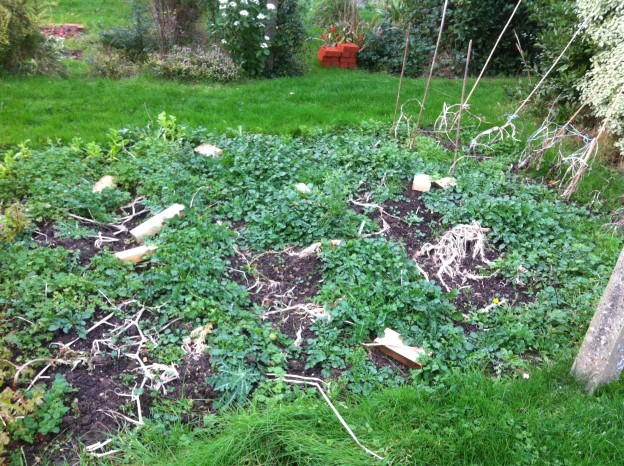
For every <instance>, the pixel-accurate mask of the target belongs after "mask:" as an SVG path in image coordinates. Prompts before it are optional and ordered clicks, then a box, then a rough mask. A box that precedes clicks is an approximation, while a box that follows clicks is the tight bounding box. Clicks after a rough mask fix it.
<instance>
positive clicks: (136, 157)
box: [0, 115, 619, 462]
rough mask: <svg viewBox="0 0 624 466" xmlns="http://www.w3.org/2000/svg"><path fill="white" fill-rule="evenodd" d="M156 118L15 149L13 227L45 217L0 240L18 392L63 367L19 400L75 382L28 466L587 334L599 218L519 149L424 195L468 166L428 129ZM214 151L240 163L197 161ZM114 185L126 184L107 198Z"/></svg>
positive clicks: (1, 185)
mask: <svg viewBox="0 0 624 466" xmlns="http://www.w3.org/2000/svg"><path fill="white" fill-rule="evenodd" d="M159 121H160V122H161V125H162V126H161V127H160V128H158V129H157V131H156V132H152V131H151V130H141V131H138V132H134V133H132V132H128V131H126V132H125V133H124V137H126V138H127V139H128V141H132V142H131V143H128V145H127V146H124V149H125V150H127V151H129V152H131V154H132V156H129V155H124V153H118V154H119V155H117V156H116V157H111V158H107V156H106V155H105V154H106V153H109V151H101V152H99V154H100V155H96V156H94V155H93V154H97V153H98V152H97V151H95V150H94V148H93V147H92V146H91V147H89V149H88V150H87V149H85V148H76V147H51V148H50V149H47V150H44V151H39V152H32V153H29V154H28V155H24V154H20V155H18V156H17V157H16V160H17V163H16V164H15V165H13V166H12V167H11V168H10V169H9V170H8V171H6V172H5V175H4V176H3V178H2V179H0V197H1V198H2V200H3V202H6V203H16V202H17V200H18V199H20V200H21V201H20V202H19V203H16V204H15V206H16V207H15V208H14V209H15V212H18V214H15V215H24V216H25V218H29V217H32V220H33V221H34V223H32V224H31V226H28V221H27V220H24V221H23V225H22V227H21V230H20V231H16V232H15V238H13V239H11V241H9V242H5V243H2V245H1V246H0V260H1V261H2V264H3V267H2V269H0V272H1V273H2V276H1V277H0V278H2V280H1V281H0V282H2V283H3V285H2V286H3V287H2V288H0V300H1V301H0V305H1V306H2V307H1V309H2V311H1V312H2V319H3V320H2V322H3V323H2V324H0V325H2V328H1V329H0V330H2V334H3V335H5V336H4V337H3V339H2V340H0V349H1V350H2V351H3V359H6V360H9V361H10V363H8V364H6V365H5V366H2V368H3V370H5V371H6V372H5V373H6V374H8V375H7V376H4V378H3V382H2V383H3V385H2V388H3V389H6V390H11V379H12V376H13V372H14V369H12V368H15V367H17V366H19V365H22V364H24V363H26V362H28V361H31V360H33V359H35V358H48V359H49V358H54V359H56V360H62V361H63V363H59V362H56V363H53V364H50V367H48V368H47V369H46V371H45V372H42V369H44V367H45V366H46V361H41V363H38V364H37V363H34V364H33V365H32V367H31V370H27V371H24V372H22V374H21V375H20V376H19V380H18V384H17V388H18V392H16V393H26V394H27V395H26V396H31V395H28V393H30V392H29V391H28V390H29V389H28V387H29V385H31V383H34V385H35V386H36V385H38V384H39V385H40V384H45V385H49V384H50V382H51V381H52V379H53V377H54V376H55V375H57V374H58V375H60V376H62V377H64V379H65V380H66V382H67V383H69V385H70V386H71V387H72V388H73V390H74V391H73V392H71V393H68V394H66V395H64V396H62V397H61V398H60V399H58V400H55V402H58V403H60V406H65V407H66V411H59V413H61V416H60V417H59V418H58V426H57V427H58V428H57V430H58V432H57V433H56V434H54V435H51V434H49V433H47V432H46V433H42V432H45V431H44V430H43V429H42V428H41V427H40V425H39V424H36V423H35V424H33V425H32V427H30V428H28V427H24V426H21V425H20V424H19V423H17V424H15V427H14V428H13V430H11V431H10V433H11V435H15V439H14V440H13V443H11V444H10V448H11V449H12V450H13V451H21V449H23V451H24V453H25V454H26V457H27V459H28V461H29V462H31V461H32V460H33V459H34V458H35V457H41V456H42V455H46V456H47V457H48V458H49V459H53V460H55V461H59V460H61V459H62V458H65V459H66V460H68V461H72V460H73V459H74V458H75V456H74V455H75V452H76V451H77V445H78V443H77V442H78V441H80V442H82V444H83V445H85V446H92V445H95V444H96V442H100V441H104V440H105V439H107V438H108V437H109V436H110V435H114V433H115V432H116V431H117V429H118V428H119V426H120V425H124V424H126V425H130V426H131V425H132V424H143V423H147V424H150V425H152V423H156V424H157V425H159V426H161V427H163V426H164V427H163V428H166V426H168V425H173V423H175V422H178V421H180V420H184V421H185V422H191V423H193V422H198V419H201V416H203V415H205V414H207V413H216V412H219V411H220V410H222V409H224V408H228V407H231V406H235V405H237V404H240V403H243V402H244V401H245V400H248V399H249V398H250V397H258V398H257V399H266V398H271V397H274V396H283V395H280V394H279V393H281V392H279V391H275V390H276V388H275V387H276V383H277V382H279V380H280V374H282V375H283V374H291V375H299V376H312V377H318V378H322V379H323V380H325V381H328V382H331V383H333V384H334V385H338V386H341V387H343V388H344V389H346V390H349V391H351V392H353V393H356V394H364V395H366V394H369V393H371V392H372V391H373V390H375V389H377V388H381V387H394V386H399V385H404V384H410V383H424V384H427V383H431V381H432V380H435V378H436V377H439V376H443V375H444V374H445V373H446V372H448V371H450V370H452V369H453V368H475V367H479V368H483V367H485V368H486V370H487V371H491V372H494V373H497V374H509V375H513V374H517V373H518V371H522V370H525V368H526V361H527V360H528V359H531V360H534V361H535V360H537V361H539V359H540V358H541V357H544V356H546V357H548V356H550V355H552V354H556V353H557V351H559V350H560V348H561V347H564V346H568V345H569V344H570V338H574V339H576V338H579V337H580V335H581V334H582V329H583V326H584V325H586V323H587V321H588V319H589V316H590V315H591V311H592V306H593V303H594V302H595V300H596V296H595V295H594V293H595V290H596V289H599V286H597V285H598V284H602V283H603V281H604V280H605V279H606V278H607V275H608V270H609V268H610V266H611V258H610V257H609V256H607V255H605V253H604V249H603V250H599V249H598V248H596V247H593V246H591V245H592V244H594V243H595V241H592V240H590V239H589V238H590V237H593V235H595V234H596V233H595V220H594V219H593V218H592V217H591V216H590V215H589V214H588V213H587V211H585V210H584V209H580V208H577V207H575V206H574V205H571V204H563V203H561V202H559V201H557V200H556V199H555V197H554V195H553V193H551V192H549V191H548V190H547V189H545V188H542V187H539V186H533V185H526V184H522V183H519V182H518V180H516V179H515V178H513V176H512V175H506V174H502V172H501V171H500V169H499V166H498V165H496V164H497V163H501V165H502V164H504V163H506V162H505V161H504V157H505V154H504V153H502V152H501V154H500V157H501V158H503V160H502V161H500V162H499V161H496V162H488V161H483V162H481V164H480V165H477V163H476V162H469V163H467V164H465V165H463V166H462V167H461V168H460V169H459V170H458V173H457V186H456V187H450V188H448V189H433V190H432V191H430V192H427V193H420V192H415V191H412V190H411V188H410V183H411V179H412V177H413V175H414V174H416V173H432V174H434V173H435V174H438V175H444V174H445V173H446V172H447V170H448V164H449V163H450V159H451V157H450V154H448V153H447V152H446V151H445V150H444V149H443V148H441V147H440V146H439V145H438V144H437V143H436V142H435V141H433V140H431V139H428V138H422V139H421V140H419V142H418V145H417V148H416V150H415V151H408V150H406V149H405V148H403V147H402V145H401V144H399V143H397V142H396V141H393V140H388V139H386V138H385V136H380V135H379V134H376V133H374V132H370V130H369V132H368V133H367V132H366V131H363V134H359V135H351V136H335V135H329V134H318V135H315V136H310V137H308V138H306V139H305V140H299V139H288V138H279V137H270V136H258V135H239V136H236V137H224V136H223V137H221V136H215V135H206V134H202V133H199V132H194V133H189V134H188V135H187V136H185V137H181V136H182V134H183V133H182V130H181V129H180V128H177V127H176V124H175V120H172V119H168V117H167V116H166V115H165V116H161V118H160V119H159ZM191 142H192V144H191ZM200 142H209V143H211V144H216V145H217V146H218V147H220V148H222V149H223V155H222V156H221V157H205V156H203V155H201V154H197V153H195V152H194V151H193V147H194V146H195V145H196V144H199V143H200ZM111 150H112V149H111ZM505 150H506V149H505ZM423 160H427V162H424V161H423ZM70 161H73V163H70ZM488 164H489V165H488ZM42 166H45V167H46V171H45V173H46V175H45V177H44V178H41V177H40V173H41V169H40V168H41V167H42ZM105 173H106V174H112V175H114V176H115V179H116V182H117V183H118V185H117V187H113V188H108V189H105V190H104V191H102V192H101V193H94V192H93V191H92V186H93V183H94V182H95V181H96V180H97V179H99V178H100V177H101V176H102V174H105ZM302 184H305V186H306V188H305V189H303V188H302ZM137 196H141V197H142V199H141V198H138V197H137ZM137 199H139V200H138V201H137ZM175 203H180V204H184V206H185V209H184V211H183V215H182V216H181V217H179V218H178V217H175V218H172V219H170V220H168V221H167V223H166V224H165V226H164V227H163V228H162V230H160V231H159V232H158V233H157V234H155V235H153V236H152V237H150V238H149V239H148V240H147V243H148V244H150V245H155V246H157V250H156V251H155V252H154V254H153V255H152V256H151V257H150V258H149V259H148V260H147V261H145V262H143V263H140V264H136V265H130V264H123V263H121V262H120V261H119V260H117V259H116V258H115V256H114V252H117V251H120V250H125V249H128V248H131V247H134V246H136V243H135V241H134V240H133V239H132V237H131V236H130V235H129V233H128V231H129V230H130V229H131V228H132V227H134V226H136V225H137V224H138V223H141V222H142V221H144V220H145V219H146V218H147V217H148V216H151V215H153V214H156V213H158V212H160V211H162V210H163V209H165V208H166V207H168V206H170V205H172V204H175ZM68 206H70V207H68ZM124 206H126V208H125V209H122V207H124ZM20 212H21V214H20ZM76 222H77V224H76ZM121 224H123V229H120V228H119V225H121ZM20 225H21V224H20ZM462 225H463V227H462ZM475 225H477V226H475ZM458 227H461V228H464V229H468V230H470V228H473V229H475V230H474V231H478V232H479V233H480V234H482V237H480V238H481V239H482V240H483V244H480V245H479V244H476V243H475V245H474V246H472V243H470V241H468V242H467V243H466V245H467V246H466V247H467V249H466V251H465V252H464V253H463V256H461V257H460V260H459V261H458V262H457V263H456V264H455V265H454V267H456V268H455V269H454V270H455V271H456V274H454V275H448V276H447V275H441V273H440V274H439V272H440V267H441V263H440V260H439V258H438V257H436V255H435V252H432V251H436V249H435V247H436V246H437V245H439V244H441V243H440V241H441V240H442V239H443V238H445V237H447V236H448V233H449V232H453V231H455V230H456V229H457V228H458ZM461 228H460V230H461ZM460 230H457V231H460ZM462 231H463V230H462ZM105 238H109V239H111V238H114V239H115V241H110V242H104V241H103V239H105ZM605 240H606V236H605ZM98 241H99V242H98ZM96 242H98V243H97V244H96ZM618 246H619V245H618V244H615V243H614V248H615V247H618ZM481 247H483V251H482V253H479V251H478V250H477V249H478V248H481ZM72 251H73V252H72ZM427 251H429V252H428V253H427ZM442 278H443V280H442ZM562 309H566V310H565V311H564V310H562ZM386 328H390V329H393V330H396V331H397V332H398V333H400V334H401V336H402V337H403V339H404V341H405V343H406V344H407V345H411V346H417V347H423V348H424V350H425V351H426V353H427V355H426V356H425V357H424V358H423V360H422V361H421V362H422V369H419V370H411V369H410V368H408V367H407V366H405V365H404V364H402V363H400V362H398V361H396V360H394V359H392V358H391V357H389V356H387V355H385V354H383V353H381V352H380V351H379V349H378V348H375V347H374V346H367V345H370V344H372V343H373V342H374V340H375V338H377V337H379V336H381V335H383V333H384V329H386ZM269 374H274V375H269ZM46 377H50V378H46ZM276 378H277V382H276V381H275V379H276ZM282 390H283V389H282ZM288 390H290V389H288ZM45 406H47V405H46V404H45V403H44V408H45ZM55 406H59V405H55ZM27 416H31V417H32V419H34V420H35V422H38V421H36V420H37V419H38V418H37V417H36V416H37V414H36V412H34V413H29V414H27ZM25 429H26V430H25ZM28 429H30V430H28ZM29 433H30V434H32V435H33V437H31V438H32V439H33V443H32V445H31V444H29V443H28V440H29V437H28V434H29ZM34 440H36V441H34ZM106 451H108V449H107V448H106V447H103V448H102V449H97V450H95V451H93V452H92V453H95V454H99V453H104V452H106Z"/></svg>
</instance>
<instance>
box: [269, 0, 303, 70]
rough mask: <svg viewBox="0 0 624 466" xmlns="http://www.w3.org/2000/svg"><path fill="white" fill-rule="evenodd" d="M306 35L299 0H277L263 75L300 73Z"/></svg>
mask: <svg viewBox="0 0 624 466" xmlns="http://www.w3.org/2000/svg"><path fill="white" fill-rule="evenodd" d="M271 34H272V33H270V35H271ZM306 37H307V32H306V28H305V26H304V24H303V20H302V17H301V8H300V5H299V2H298V1H297V0H279V2H278V4H277V20H276V27H275V34H274V37H273V39H272V40H271V41H270V47H269V50H270V55H269V57H268V59H267V64H266V70H265V75H266V76H269V77H276V76H298V75H301V74H302V73H303V69H304V63H303V59H302V53H303V49H304V45H305V40H306Z"/></svg>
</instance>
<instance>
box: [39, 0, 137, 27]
mask: <svg viewBox="0 0 624 466" xmlns="http://www.w3.org/2000/svg"><path fill="white" fill-rule="evenodd" d="M129 14H130V8H129V6H128V1H127V0H103V1H102V0H55V1H53V2H50V3H49V5H48V9H47V16H46V19H48V20H49V21H50V22H52V23H81V24H84V25H85V26H86V27H87V28H88V29H92V28H94V27H96V26H98V25H103V26H116V25H120V24H124V23H127V21H128V15H129Z"/></svg>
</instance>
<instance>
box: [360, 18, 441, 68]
mask: <svg viewBox="0 0 624 466" xmlns="http://www.w3.org/2000/svg"><path fill="white" fill-rule="evenodd" d="M365 35H366V38H365V43H366V47H364V48H363V49H362V51H361V52H360V53H359V54H358V66H359V67H360V68H365V69H369V70H372V71H387V72H388V73H394V74H398V73H400V72H401V68H402V66H403V54H404V51H405V30H404V29H402V28H400V27H399V26H398V25H393V24H392V23H391V22H390V21H385V22H383V23H382V24H380V25H379V26H377V27H376V28H374V29H372V30H371V31H368V32H367V33H366V34H365ZM434 46H435V44H434V43H433V41H432V39H431V36H429V37H427V36H423V35H421V34H420V28H419V27H413V28H412V33H411V35H410V47H409V53H408V57H407V62H406V66H405V73H406V75H408V76H419V75H421V74H422V72H423V69H424V68H425V67H426V66H427V63H428V61H427V60H428V57H429V55H430V54H431V52H432V51H433V48H434Z"/></svg>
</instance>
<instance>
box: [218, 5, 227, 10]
mask: <svg viewBox="0 0 624 466" xmlns="http://www.w3.org/2000/svg"><path fill="white" fill-rule="evenodd" d="M226 8H227V5H219V10H225V9H226Z"/></svg>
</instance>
